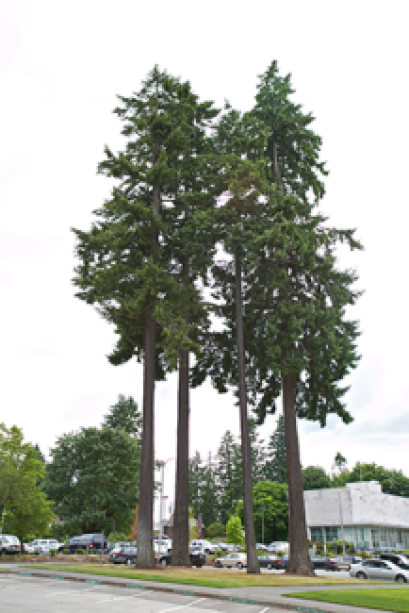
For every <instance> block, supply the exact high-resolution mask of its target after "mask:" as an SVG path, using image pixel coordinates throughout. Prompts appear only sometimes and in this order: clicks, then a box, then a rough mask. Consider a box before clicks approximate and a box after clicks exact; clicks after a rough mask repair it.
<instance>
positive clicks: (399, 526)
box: [304, 481, 409, 549]
mask: <svg viewBox="0 0 409 613" xmlns="http://www.w3.org/2000/svg"><path fill="white" fill-rule="evenodd" d="M304 500H305V514H306V521H307V528H308V538H309V539H310V540H311V541H312V542H317V541H323V542H324V543H330V542H331V543H332V542H333V541H334V539H337V540H345V541H347V542H348V543H353V544H354V545H355V547H358V548H361V547H363V548H366V549H367V548H370V549H371V548H373V547H379V548H384V547H397V548H402V549H403V548H404V549H409V499H408V498H403V497H401V496H391V495H390V494H383V493H382V489H381V486H380V484H379V483H378V482H377V481H370V482H360V483H348V484H347V485H346V487H342V488H333V489H327V490H309V491H306V492H304Z"/></svg>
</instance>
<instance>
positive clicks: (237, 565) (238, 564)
mask: <svg viewBox="0 0 409 613" xmlns="http://www.w3.org/2000/svg"><path fill="white" fill-rule="evenodd" d="M236 568H238V569H239V570H241V569H242V568H243V564H242V563H241V562H237V564H236Z"/></svg>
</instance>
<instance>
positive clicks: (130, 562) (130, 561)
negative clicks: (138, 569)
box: [126, 558, 132, 566]
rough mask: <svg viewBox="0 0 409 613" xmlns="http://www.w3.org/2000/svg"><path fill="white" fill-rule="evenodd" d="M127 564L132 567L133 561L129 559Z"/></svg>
mask: <svg viewBox="0 0 409 613" xmlns="http://www.w3.org/2000/svg"><path fill="white" fill-rule="evenodd" d="M126 563H127V565H128V566H132V559H131V558H128V559H127V561H126Z"/></svg>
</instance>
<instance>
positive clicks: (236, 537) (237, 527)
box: [226, 515, 243, 545]
mask: <svg viewBox="0 0 409 613" xmlns="http://www.w3.org/2000/svg"><path fill="white" fill-rule="evenodd" d="M226 541H227V543H237V544H239V545H242V543H243V526H242V525H241V519H240V517H238V516H237V515H232V516H231V517H230V518H229V521H228V522H227V526H226Z"/></svg>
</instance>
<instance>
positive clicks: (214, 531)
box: [206, 521, 226, 539]
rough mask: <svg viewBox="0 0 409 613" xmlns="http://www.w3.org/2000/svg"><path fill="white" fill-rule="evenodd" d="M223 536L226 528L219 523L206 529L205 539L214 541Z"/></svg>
mask: <svg viewBox="0 0 409 613" xmlns="http://www.w3.org/2000/svg"><path fill="white" fill-rule="evenodd" d="M224 536H226V526H223V524H222V523H220V522H219V521H215V522H214V523H213V524H210V525H209V526H207V527H206V538H208V539H214V538H217V537H219V538H220V537H224Z"/></svg>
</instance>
